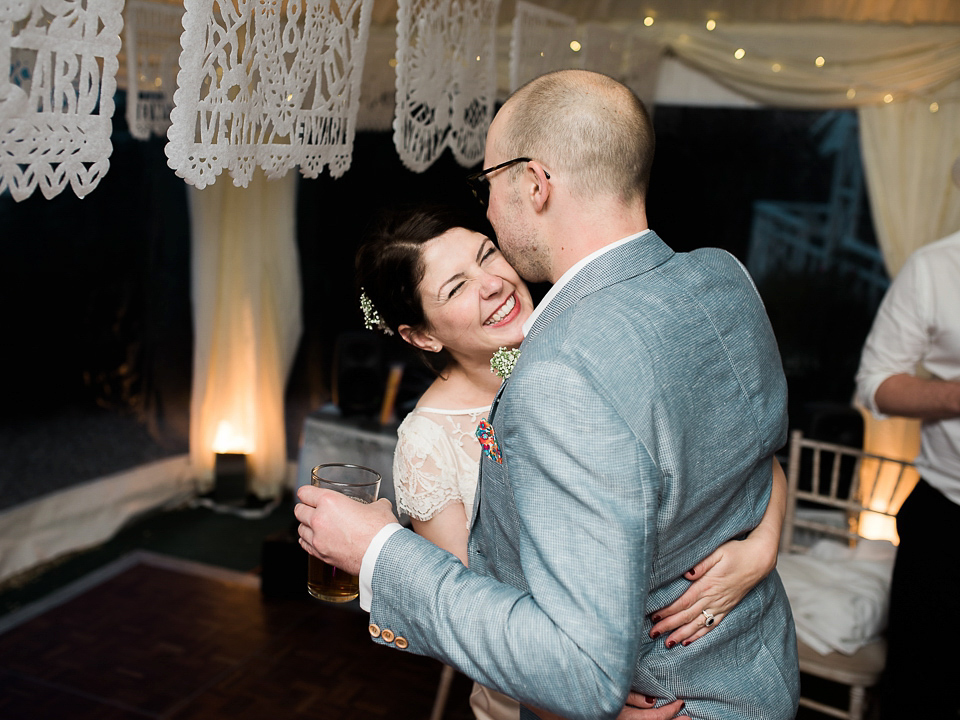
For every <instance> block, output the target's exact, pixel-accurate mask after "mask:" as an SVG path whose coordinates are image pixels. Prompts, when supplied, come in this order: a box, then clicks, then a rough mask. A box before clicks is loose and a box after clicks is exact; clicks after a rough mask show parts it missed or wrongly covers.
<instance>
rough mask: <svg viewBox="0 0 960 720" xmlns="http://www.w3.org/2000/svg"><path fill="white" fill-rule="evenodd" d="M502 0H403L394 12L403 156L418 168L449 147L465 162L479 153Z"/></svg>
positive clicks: (492, 86) (398, 137) (489, 110)
mask: <svg viewBox="0 0 960 720" xmlns="http://www.w3.org/2000/svg"><path fill="white" fill-rule="evenodd" d="M499 8H500V2H499V0H454V2H449V1H447V0H401V2H400V3H399V10H398V17H397V56H396V57H397V103H396V116H395V118H394V121H393V138H394V144H395V145H396V148H397V152H398V154H399V155H400V160H401V161H402V162H403V164H404V165H405V166H406V167H407V168H409V169H410V170H413V171H414V172H423V171H424V170H426V169H427V168H428V167H430V165H432V164H433V162H434V161H435V160H436V159H437V158H438V157H439V156H440V155H441V153H443V151H444V149H445V148H447V147H449V148H450V150H451V152H452V153H453V156H454V157H455V158H456V159H457V162H459V163H460V164H461V165H463V166H464V167H470V166H471V165H475V164H477V163H478V162H480V160H481V159H482V158H483V149H484V143H485V141H486V136H487V127H488V126H489V125H490V121H491V120H492V119H493V107H494V100H495V99H496V93H497V66H496V54H495V48H494V45H495V40H496V22H497V11H498V10H499Z"/></svg>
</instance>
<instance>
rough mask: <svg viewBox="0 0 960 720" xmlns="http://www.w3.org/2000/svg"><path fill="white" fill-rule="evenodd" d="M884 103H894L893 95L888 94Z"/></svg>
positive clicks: (884, 97)
mask: <svg viewBox="0 0 960 720" xmlns="http://www.w3.org/2000/svg"><path fill="white" fill-rule="evenodd" d="M883 101H884V102H885V103H892V102H893V95H891V94H890V93H887V94H886V95H884V96H883Z"/></svg>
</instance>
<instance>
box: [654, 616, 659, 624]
mask: <svg viewBox="0 0 960 720" xmlns="http://www.w3.org/2000/svg"><path fill="white" fill-rule="evenodd" d="M652 619H653V621H654V622H655V623H658V622H660V616H659V615H654V616H653V618H652Z"/></svg>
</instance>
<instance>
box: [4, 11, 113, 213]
mask: <svg viewBox="0 0 960 720" xmlns="http://www.w3.org/2000/svg"><path fill="white" fill-rule="evenodd" d="M122 9H123V0H0V68H3V72H0V192H3V191H5V190H9V191H10V194H11V195H12V196H13V198H14V200H17V201H20V200H23V199H25V198H27V197H30V195H31V194H32V193H33V191H34V190H35V189H36V188H37V187H39V188H40V192H42V193H43V196H44V197H45V198H48V199H49V198H52V197H54V196H55V195H57V194H59V193H60V191H62V190H63V189H64V187H66V185H67V183H69V184H70V186H71V187H72V188H73V191H74V192H75V193H76V194H77V196H78V197H83V196H84V195H86V194H87V193H89V192H90V191H91V190H93V189H94V188H95V187H96V186H97V183H99V182H100V178H102V177H103V176H104V175H105V174H106V172H107V169H108V168H109V167H110V161H109V159H108V158H109V157H110V152H111V150H112V149H113V146H112V144H111V142H110V132H111V129H112V122H111V119H112V117H113V93H114V91H115V90H116V80H117V53H119V52H120V29H121V28H122V27H123V18H122V16H121V14H120V13H121V11H122Z"/></svg>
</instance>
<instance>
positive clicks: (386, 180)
mask: <svg viewBox="0 0 960 720" xmlns="http://www.w3.org/2000/svg"><path fill="white" fill-rule="evenodd" d="M123 117H124V110H123V97H122V95H121V96H120V97H119V98H118V106H117V112H116V116H115V118H116V119H115V132H114V138H113V141H114V151H113V155H112V156H111V168H110V172H109V173H108V175H107V176H106V177H105V178H104V179H103V180H102V182H101V184H100V186H99V187H98V188H97V189H96V190H95V191H94V192H93V193H91V194H90V195H89V196H88V197H86V198H85V199H83V200H78V199H77V198H76V197H75V196H74V195H73V193H72V192H71V191H69V190H68V191H65V192H63V193H61V194H60V195H58V196H57V197H56V198H54V199H52V200H46V199H44V198H43V197H42V196H40V195H39V194H36V195H34V196H33V197H31V198H29V199H28V200H26V201H25V202H21V203H15V202H13V200H12V199H11V198H10V197H9V195H4V196H2V197H0V228H2V232H0V236H2V239H0V287H2V291H0V292H2V302H0V313H2V315H0V322H2V327H3V329H4V336H5V337H4V340H5V341H4V343H3V345H4V347H5V350H4V352H3V366H4V370H3V372H2V374H0V408H2V409H0V422H3V423H4V425H5V426H8V427H9V426H11V425H12V424H16V423H18V422H21V421H23V419H24V418H30V417H33V418H35V419H37V420H38V421H43V419H44V418H47V417H50V416H51V415H52V414H55V413H57V412H60V411H61V410H62V409H63V408H65V407H74V408H75V407H90V408H98V409H100V410H102V411H104V412H114V413H123V414H126V415H129V416H131V417H134V418H136V419H137V420H138V422H141V423H143V424H144V425H145V426H146V427H147V428H148V429H149V430H150V432H151V433H152V435H153V436H154V437H155V438H157V439H158V441H161V442H163V443H166V444H167V446H172V447H177V448H181V447H182V448H185V447H186V438H187V418H188V407H189V388H190V372H191V353H192V327H191V319H190V295H189V277H190V276H189V252H190V251H189V247H190V246H189V222H188V215H187V206H186V191H185V187H184V185H183V183H182V181H181V180H180V179H179V178H177V177H176V176H175V175H174V173H173V171H172V170H170V169H169V168H168V167H167V165H166V158H165V156H164V154H163V144H164V140H162V139H154V140H152V141H150V142H140V141H137V140H134V139H133V138H131V137H130V135H129V133H128V132H127V130H126V127H125V125H124V121H123ZM819 117H820V113H817V112H799V111H786V110H782V111H781V110H776V111H774V110H742V109H736V110H734V109H708V108H689V107H658V108H656V112H655V115H654V121H655V126H656V130H657V143H658V147H657V156H656V161H655V163H654V170H653V179H652V185H651V191H650V198H649V217H650V222H651V226H652V227H653V228H654V229H655V230H656V231H657V232H658V233H660V235H661V236H662V237H663V238H664V239H665V240H666V241H667V242H668V243H669V244H671V245H672V246H673V247H674V248H675V249H677V250H681V251H682V250H690V249H693V248H696V247H701V246H706V245H710V246H719V247H723V248H726V249H727V250H729V251H730V252H732V253H733V254H734V255H736V256H738V257H739V258H741V259H743V260H745V259H746V252H747V247H748V242H749V235H750V226H751V217H752V203H753V202H754V201H755V200H759V199H766V200H770V199H773V200H778V199H779V200H808V201H823V200H826V199H827V195H828V193H829V188H830V177H831V172H832V163H831V160H830V159H829V158H822V157H820V155H819V154H818V153H817V144H818V140H817V138H815V137H813V136H812V135H811V132H810V130H811V127H812V126H813V124H814V123H815V122H816V120H817V119H818V118H819ZM472 170H473V168H470V169H467V168H462V167H460V166H459V165H458V164H457V163H456V162H455V161H454V160H453V158H452V156H451V155H450V154H449V153H445V154H444V156H443V157H442V158H441V159H440V160H439V161H438V162H437V163H436V164H435V165H434V166H433V167H431V168H430V169H429V170H428V171H427V172H425V173H422V174H418V173H413V172H410V171H408V170H406V169H405V168H404V167H403V166H402V164H401V163H400V161H399V159H398V157H397V154H396V151H395V149H394V147H393V139H392V136H391V134H390V133H360V134H358V135H357V137H356V142H355V147H354V158H353V163H352V166H351V168H350V170H349V171H348V172H347V173H346V174H345V175H344V176H343V177H341V178H339V179H337V180H332V179H331V178H330V177H329V176H328V175H323V176H321V177H320V178H317V179H313V180H309V179H305V178H301V180H300V182H299V200H298V218H297V220H298V235H299V251H300V261H301V267H302V277H303V303H304V335H303V339H302V341H301V344H300V348H299V352H298V355H297V358H296V361H295V364H294V368H293V372H292V375H291V380H290V384H289V390H288V395H289V396H290V397H291V407H294V406H296V407H297V408H299V410H298V412H301V413H303V412H307V411H309V410H310V409H313V408H315V407H316V406H317V405H319V404H320V403H322V402H324V401H326V400H328V399H329V395H330V390H331V367H332V363H333V355H334V347H335V343H336V339H337V338H338V336H340V334H341V333H343V332H345V331H354V330H359V329H360V328H361V327H362V317H361V315H360V313H359V310H358V307H357V298H356V295H355V292H354V285H353V275H352V264H353V254H354V252H355V249H356V247H357V245H358V243H359V242H360V240H361V239H362V237H363V235H364V232H365V230H366V229H367V228H368V226H369V223H370V221H371V220H372V219H373V217H374V216H375V214H376V213H377V212H378V211H379V210H380V209H381V208H383V207H385V206H388V205H392V204H396V203H404V202H417V201H420V200H433V201H442V202H448V203H454V204H460V205H464V206H466V207H470V208H473V207H474V200H473V198H472V196H471V195H470V192H469V190H468V189H467V187H466V185H465V183H464V182H463V177H464V175H466V174H467V173H468V172H470V171H472ZM219 181H220V182H230V180H229V178H228V177H227V176H226V175H225V176H224V177H222V178H220V180H219ZM477 213H478V215H479V213H480V211H479V209H477ZM798 282H799V285H801V286H803V285H804V284H805V283H804V282H803V279H802V278H801V279H800V281H798ZM822 285H823V283H822V282H821V285H820V286H818V289H817V292H816V297H815V302H812V301H811V299H810V298H809V296H803V295H802V294H800V295H785V293H784V291H783V287H780V288H775V289H774V291H769V290H768V289H765V288H761V291H762V292H763V293H764V294H765V299H767V302H768V309H769V311H770V314H771V317H772V318H773V321H774V327H775V329H776V331H777V333H778V338H779V339H780V342H781V347H782V348H784V349H785V350H786V351H789V352H800V351H799V350H796V349H795V348H797V347H798V346H803V347H806V348H807V349H806V350H804V351H803V352H806V353H807V354H808V355H809V354H810V352H809V343H808V341H807V340H806V339H805V338H807V337H808V336H811V337H812V336H813V334H812V333H811V331H810V328H811V327H816V328H817V331H816V333H815V335H816V337H818V338H820V341H821V342H822V344H823V346H825V347H826V346H829V348H830V350H829V354H830V357H829V358H820V357H819V354H820V351H819V350H816V351H815V352H814V353H813V354H814V355H817V356H818V357H817V358H816V362H815V363H814V366H811V365H810V363H809V362H807V363H806V364H805V365H804V364H802V363H801V364H799V365H797V366H798V367H801V366H802V367H803V368H805V369H804V370H803V373H805V374H806V376H805V377H802V376H800V375H796V376H794V377H792V378H791V392H792V397H791V402H792V414H794V415H795V416H796V417H800V415H799V414H797V412H794V408H795V407H798V406H799V403H806V402H809V401H812V400H818V401H819V400H829V401H831V402H837V403H846V402H847V401H848V400H849V398H850V395H851V393H852V389H853V381H852V370H851V368H855V367H856V361H857V358H858V355H859V346H860V344H861V343H862V340H863V337H864V336H865V335H866V332H867V330H868V328H869V320H870V319H871V318H872V312H873V309H872V308H866V309H863V310H862V311H861V310H860V309H856V308H854V306H853V305H852V304H851V301H850V299H849V298H848V297H845V296H844V293H843V288H842V287H836V286H835V284H834V285H833V286H831V284H830V283H827V284H826V285H827V286H826V287H823V286H822ZM391 347H392V349H390V348H388V353H393V352H399V350H398V346H391ZM785 360H786V358H785ZM426 379H427V378H426V376H425V375H424V374H422V373H410V376H409V377H408V382H409V383H410V384H411V387H418V383H419V384H420V385H419V386H422V383H423V382H425V381H426ZM794 388H796V391H794ZM409 392H413V390H410V391H409ZM297 422H298V420H297V419H294V421H293V423H292V428H293V431H292V432H290V434H291V435H292V436H293V437H291V439H290V444H291V446H292V447H295V443H296V427H297Z"/></svg>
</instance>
